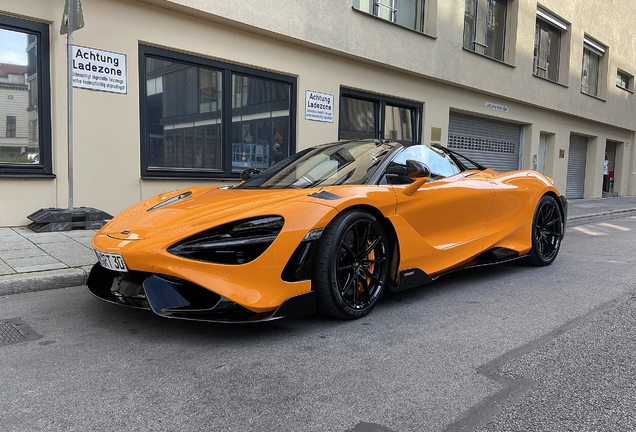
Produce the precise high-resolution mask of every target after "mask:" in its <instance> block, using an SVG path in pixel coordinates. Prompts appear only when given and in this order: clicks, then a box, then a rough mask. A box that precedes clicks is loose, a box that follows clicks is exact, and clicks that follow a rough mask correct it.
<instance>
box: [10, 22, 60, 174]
mask: <svg viewBox="0 0 636 432" xmlns="http://www.w3.org/2000/svg"><path fill="white" fill-rule="evenodd" d="M0 46H2V47H5V48H6V49H4V50H2V52H1V53H0V118H2V117H5V118H6V126H5V131H4V132H5V133H4V134H0V177H54V175H53V170H52V157H51V153H52V152H51V108H50V107H51V102H50V96H49V94H50V82H49V80H50V72H49V67H50V66H49V27H48V25H46V24H42V23H36V22H33V21H28V20H24V19H19V18H14V17H9V16H5V15H0ZM0 127H2V126H0ZM0 130H1V129H0Z"/></svg>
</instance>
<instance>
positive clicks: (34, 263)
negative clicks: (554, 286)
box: [0, 196, 636, 296]
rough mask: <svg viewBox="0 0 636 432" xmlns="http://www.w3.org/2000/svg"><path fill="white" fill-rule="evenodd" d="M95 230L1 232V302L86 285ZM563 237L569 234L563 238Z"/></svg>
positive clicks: (608, 213)
mask: <svg viewBox="0 0 636 432" xmlns="http://www.w3.org/2000/svg"><path fill="white" fill-rule="evenodd" d="M568 204H569V208H568V219H567V226H568V227H572V226H576V225H582V224H586V223H592V222H597V221H601V220H607V219H615V218H619V217H624V216H632V215H636V197H633V196H631V197H612V198H595V199H579V200H570V201H569V202H568ZM94 234H95V231H94V230H76V231H63V232H54V233H35V232H33V231H31V230H30V229H28V228H26V227H12V228H0V296H3V295H12V294H18V293H25V292H30V291H42V290H47V289H56V288H65V287H71V286H77V285H84V284H85V283H86V279H87V277H88V273H89V271H90V269H91V267H92V266H93V264H95V262H96V261H97V259H96V257H95V254H94V253H93V250H92V248H91V239H92V238H93V235H94ZM566 237H567V232H566Z"/></svg>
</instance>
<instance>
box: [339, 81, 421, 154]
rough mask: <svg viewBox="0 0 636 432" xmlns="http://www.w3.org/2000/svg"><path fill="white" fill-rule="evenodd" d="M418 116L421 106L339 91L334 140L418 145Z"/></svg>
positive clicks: (366, 94) (419, 119) (347, 90)
mask: <svg viewBox="0 0 636 432" xmlns="http://www.w3.org/2000/svg"><path fill="white" fill-rule="evenodd" d="M421 117H422V105H421V104H417V103H414V102H410V101H404V100H401V99H393V98H386V97H381V96H377V95H374V94H369V93H364V92H359V91H355V90H349V89H343V90H342V91H341V92H340V121H339V128H338V139H341V140H355V139H365V138H380V139H390V140H393V141H397V142H400V143H402V144H405V145H413V144H420V133H419V131H420V127H421Z"/></svg>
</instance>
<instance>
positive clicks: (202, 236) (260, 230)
mask: <svg viewBox="0 0 636 432" xmlns="http://www.w3.org/2000/svg"><path fill="white" fill-rule="evenodd" d="M284 223H285V220H284V219H283V218H282V217H281V216H264V217H259V218H254V219H244V220H241V221H237V222H232V223H229V224H225V225H221V226H219V227H216V228H212V229H210V230H207V231H204V232H202V233H199V234H197V235H195V236H193V237H189V238H187V239H185V240H183V241H181V242H179V243H176V244H175V245H173V246H171V247H169V248H168V252H169V253H171V254H173V255H177V256H181V257H186V258H190V259H195V260H199V261H207V262H212V263H217V264H245V263H248V262H250V261H253V260H255V259H256V258H258V257H259V256H260V255H261V254H262V253H263V252H265V250H266V249H267V248H268V247H269V245H270V244H272V242H273V241H274V240H275V239H276V237H277V236H278V234H279V233H280V230H281V229H282V228H283V225H284Z"/></svg>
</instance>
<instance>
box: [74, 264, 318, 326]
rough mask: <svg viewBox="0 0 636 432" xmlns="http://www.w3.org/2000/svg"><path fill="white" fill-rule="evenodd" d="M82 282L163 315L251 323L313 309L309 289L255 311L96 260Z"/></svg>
mask: <svg viewBox="0 0 636 432" xmlns="http://www.w3.org/2000/svg"><path fill="white" fill-rule="evenodd" d="M86 285H87V288H88V291H89V292H90V293H91V294H93V295H94V296H95V297H97V298H99V299H101V300H104V301H107V302H109V303H113V304H118V305H122V306H129V307H133V308H138V309H147V310H152V311H153V312H154V313H156V314H157V315H159V316H162V317H166V318H178V319H186V320H194V321H207V322H216V323H255V322H266V321H275V320H279V319H283V318H293V317H299V316H303V315H311V314H314V313H316V300H315V297H314V292H313V291H310V292H307V293H304V294H299V295H295V296H292V297H290V298H288V299H286V300H285V301H284V302H283V303H282V304H281V305H280V306H279V307H278V308H276V309H275V310H273V311H269V312H260V313H256V312H253V311H250V310H249V309H246V308H244V307H242V306H240V305H238V304H236V303H234V302H232V301H230V300H228V299H226V298H224V297H222V296H220V295H218V294H215V293H213V292H211V291H208V290H206V289H204V288H202V287H199V286H197V285H194V284H192V283H189V282H186V281H184V280H180V279H177V278H173V277H169V276H163V275H154V274H150V273H141V272H135V273H132V274H129V275H125V276H123V275H121V274H120V273H117V272H114V271H111V270H108V269H105V268H104V267H102V266H101V265H100V264H99V263H97V264H95V265H94V266H93V268H92V269H91V272H90V275H89V276H88V281H87V282H86Z"/></svg>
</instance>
